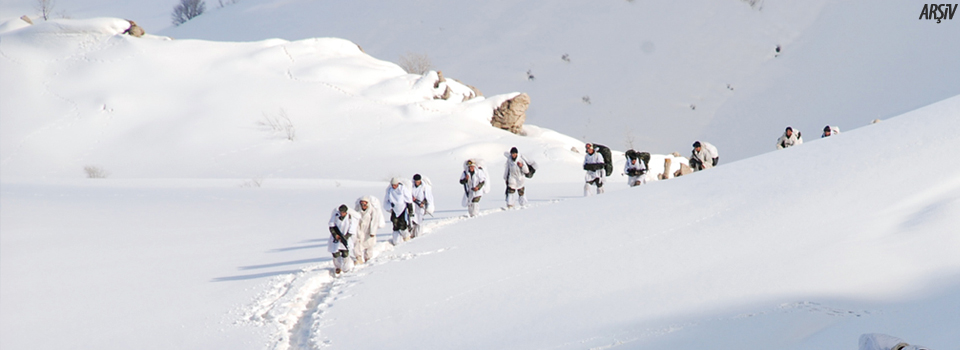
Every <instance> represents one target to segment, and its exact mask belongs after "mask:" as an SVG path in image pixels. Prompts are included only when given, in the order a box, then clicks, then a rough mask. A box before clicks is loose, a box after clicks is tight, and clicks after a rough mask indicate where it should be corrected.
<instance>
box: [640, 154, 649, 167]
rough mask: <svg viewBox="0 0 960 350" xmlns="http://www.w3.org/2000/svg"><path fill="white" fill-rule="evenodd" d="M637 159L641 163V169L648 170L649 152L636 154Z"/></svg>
mask: <svg viewBox="0 0 960 350" xmlns="http://www.w3.org/2000/svg"><path fill="white" fill-rule="evenodd" d="M637 157H639V158H640V160H642V161H643V167H644V168H647V169H650V152H637Z"/></svg>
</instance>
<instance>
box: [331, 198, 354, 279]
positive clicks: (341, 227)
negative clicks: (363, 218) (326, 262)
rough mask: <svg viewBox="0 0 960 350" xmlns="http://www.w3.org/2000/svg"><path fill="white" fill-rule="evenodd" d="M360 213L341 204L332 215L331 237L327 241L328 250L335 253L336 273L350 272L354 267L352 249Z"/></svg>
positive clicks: (334, 264)
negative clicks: (351, 255)
mask: <svg viewBox="0 0 960 350" xmlns="http://www.w3.org/2000/svg"><path fill="white" fill-rule="evenodd" d="M359 217H360V214H359V213H357V212H355V211H353V212H351V210H350V208H347V206H346V205H344V204H341V205H340V207H339V208H337V209H334V211H333V214H332V215H330V222H329V225H328V226H329V228H330V239H329V240H328V241H327V251H328V252H330V253H332V254H333V266H334V267H335V268H336V270H335V271H334V273H335V274H339V273H340V272H348V271H350V269H352V268H353V259H352V258H351V257H350V250H351V249H353V246H354V241H355V239H354V236H355V235H356V233H357V224H358V221H359V220H358V218H359Z"/></svg>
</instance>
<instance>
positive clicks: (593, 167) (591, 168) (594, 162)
mask: <svg viewBox="0 0 960 350" xmlns="http://www.w3.org/2000/svg"><path fill="white" fill-rule="evenodd" d="M596 148H597V147H594V145H593V144H592V143H588V144H587V145H586V150H587V154H586V155H585V156H584V157H583V170H586V171H587V173H586V175H584V181H586V184H584V185H583V196H584V197H586V196H589V195H590V186H596V187H597V194H602V193H603V180H604V179H605V178H606V171H605V169H604V167H605V166H606V160H605V159H604V157H603V154H601V153H600V152H598V150H597V149H596Z"/></svg>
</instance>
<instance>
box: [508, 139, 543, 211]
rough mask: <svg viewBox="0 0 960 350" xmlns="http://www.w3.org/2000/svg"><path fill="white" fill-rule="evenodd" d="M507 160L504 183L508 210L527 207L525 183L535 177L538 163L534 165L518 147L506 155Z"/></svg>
mask: <svg viewBox="0 0 960 350" xmlns="http://www.w3.org/2000/svg"><path fill="white" fill-rule="evenodd" d="M504 156H505V157H506V158H507V165H506V166H505V167H504V169H503V181H504V182H505V183H506V185H507V189H506V201H507V208H513V207H516V206H517V204H519V205H520V206H525V205H527V196H526V195H525V192H524V183H525V182H526V179H527V178H530V177H532V176H533V173H534V171H536V165H537V164H536V163H533V162H531V161H529V160H527V159H526V158H524V157H523V156H522V155H520V151H518V150H517V148H516V147H513V148H511V149H510V152H509V153H504Z"/></svg>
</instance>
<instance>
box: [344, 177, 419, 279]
mask: <svg viewBox="0 0 960 350" xmlns="http://www.w3.org/2000/svg"><path fill="white" fill-rule="evenodd" d="M410 187H412V188H410ZM433 208H434V201H433V190H432V186H431V185H430V184H429V180H428V179H426V178H425V177H422V176H421V175H420V174H416V175H413V183H412V186H410V185H407V184H406V183H405V182H404V181H403V180H401V179H400V178H396V177H395V178H392V179H391V180H390V186H388V187H387V190H386V194H385V195H384V200H383V207H381V204H380V201H379V200H378V199H377V197H374V196H372V195H367V196H363V197H360V198H358V199H357V201H356V205H355V206H354V208H353V209H351V208H350V207H347V205H346V204H341V205H340V206H339V207H337V209H336V210H334V212H333V213H332V214H331V215H330V221H329V223H328V227H329V230H330V237H329V239H328V240H327V250H328V251H329V252H330V253H331V254H333V265H334V268H335V270H334V273H336V274H339V273H341V272H344V271H350V270H351V269H352V268H353V266H354V265H355V264H364V263H365V262H366V261H369V260H370V259H372V258H373V255H374V249H375V247H376V245H377V230H378V229H380V228H381V227H384V226H386V220H385V215H384V212H383V210H384V209H386V210H387V211H388V212H389V213H390V223H391V224H392V225H393V237H392V238H391V243H393V244H394V245H398V244H400V242H404V241H407V240H409V239H411V238H414V237H417V236H419V235H420V233H421V232H422V231H421V228H422V226H423V218H424V216H425V215H428V214H430V215H432V214H433ZM351 252H352V253H351Z"/></svg>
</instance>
